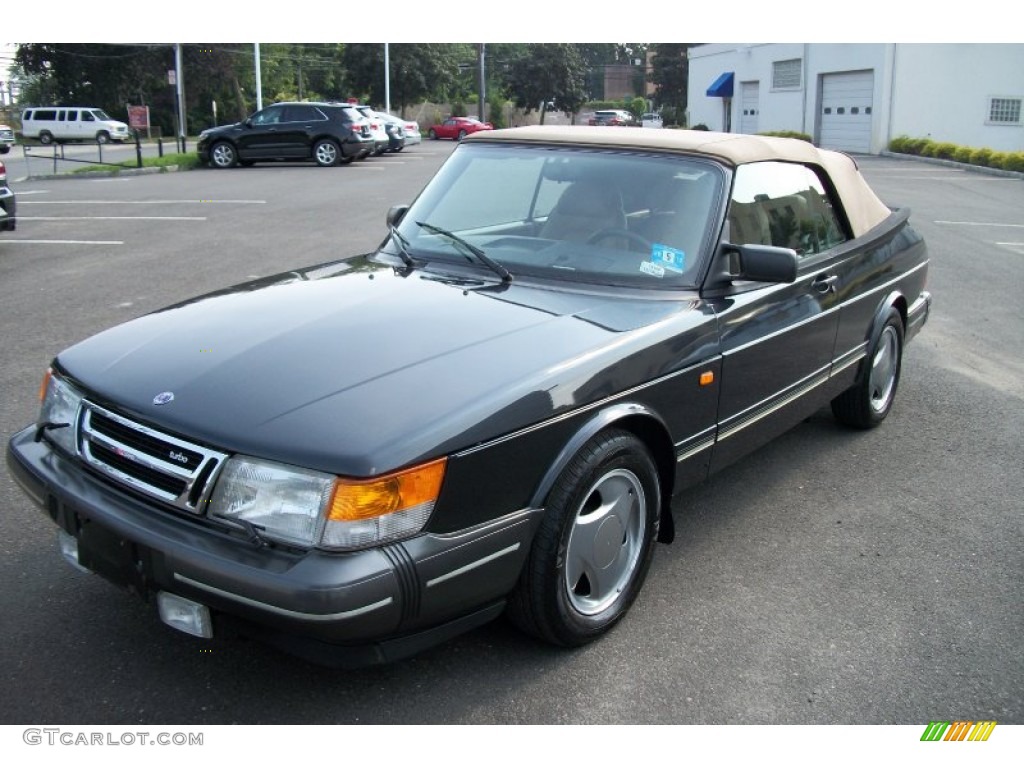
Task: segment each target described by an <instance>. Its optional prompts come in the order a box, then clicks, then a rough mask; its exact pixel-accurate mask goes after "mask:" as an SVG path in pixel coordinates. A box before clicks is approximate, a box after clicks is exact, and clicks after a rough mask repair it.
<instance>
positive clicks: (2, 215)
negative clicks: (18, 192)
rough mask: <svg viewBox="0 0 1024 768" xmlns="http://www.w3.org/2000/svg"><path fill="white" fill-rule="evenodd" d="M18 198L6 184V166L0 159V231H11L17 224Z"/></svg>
mask: <svg viewBox="0 0 1024 768" xmlns="http://www.w3.org/2000/svg"><path fill="white" fill-rule="evenodd" d="M17 213H18V200H17V198H16V197H15V194H14V192H12V191H11V188H10V187H9V186H7V166H5V165H4V164H3V162H2V161H0V232H13V231H14V230H15V229H16V228H17V226H18V217H17Z"/></svg>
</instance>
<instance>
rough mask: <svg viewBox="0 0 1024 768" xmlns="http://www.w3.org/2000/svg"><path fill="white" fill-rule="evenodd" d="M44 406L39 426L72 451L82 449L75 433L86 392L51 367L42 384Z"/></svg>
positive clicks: (47, 436)
mask: <svg viewBox="0 0 1024 768" xmlns="http://www.w3.org/2000/svg"><path fill="white" fill-rule="evenodd" d="M39 394H40V397H41V399H42V401H43V406H42V408H41V409H40V411H39V420H38V422H36V423H37V426H39V427H40V428H43V429H44V432H43V434H45V435H46V438H47V439H48V440H49V441H50V442H51V443H53V444H55V445H57V446H59V447H60V448H63V449H64V450H65V451H67V452H68V453H72V454H74V453H78V447H77V446H76V444H75V433H76V431H77V430H78V413H79V408H80V406H81V405H82V394H81V393H80V392H79V391H78V390H76V389H75V388H74V387H72V386H71V385H70V384H68V383H67V382H66V381H64V380H63V379H62V378H60V377H59V376H58V375H57V374H55V373H54V372H53V371H52V370H48V371H47V372H46V375H45V376H44V377H43V384H42V386H41V387H40V388H39Z"/></svg>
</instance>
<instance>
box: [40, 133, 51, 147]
mask: <svg viewBox="0 0 1024 768" xmlns="http://www.w3.org/2000/svg"><path fill="white" fill-rule="evenodd" d="M39 143H40V144H52V143H53V134H52V133H50V132H49V131H40V132H39Z"/></svg>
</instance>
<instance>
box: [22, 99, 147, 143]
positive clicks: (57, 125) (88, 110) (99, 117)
mask: <svg viewBox="0 0 1024 768" xmlns="http://www.w3.org/2000/svg"><path fill="white" fill-rule="evenodd" d="M21 135H22V136H24V137H25V138H26V139H38V140H39V143H40V144H50V143H52V142H58V143H61V142H66V141H95V142H96V143H97V144H106V143H107V142H108V141H120V142H123V141H130V140H131V138H132V133H131V131H130V129H129V128H128V125H127V123H122V122H121V121H120V120H115V119H114V118H112V117H111V116H110V115H108V114H107V113H106V112H104V111H103V110H102V109H97V108H96V107H33V108H31V109H26V110H25V111H24V112H22V113H21Z"/></svg>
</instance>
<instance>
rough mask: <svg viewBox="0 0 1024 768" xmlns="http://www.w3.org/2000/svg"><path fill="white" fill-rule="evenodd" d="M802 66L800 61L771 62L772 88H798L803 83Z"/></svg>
mask: <svg viewBox="0 0 1024 768" xmlns="http://www.w3.org/2000/svg"><path fill="white" fill-rule="evenodd" d="M802 64H803V62H802V61H801V60H800V59H786V60H785V61H775V62H772V88H775V89H787V88H799V87H800V86H801V84H802V82H803V71H802Z"/></svg>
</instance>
